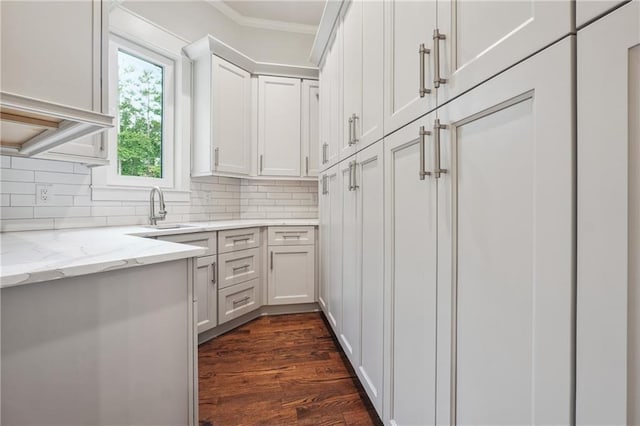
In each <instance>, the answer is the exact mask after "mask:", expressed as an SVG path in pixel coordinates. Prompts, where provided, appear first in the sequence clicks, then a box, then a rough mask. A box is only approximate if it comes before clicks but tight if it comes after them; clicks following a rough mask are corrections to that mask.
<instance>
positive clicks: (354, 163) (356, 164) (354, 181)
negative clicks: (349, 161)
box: [351, 160, 360, 191]
mask: <svg viewBox="0 0 640 426" xmlns="http://www.w3.org/2000/svg"><path fill="white" fill-rule="evenodd" d="M357 166H358V163H357V162H356V160H353V167H352V168H351V173H352V174H353V185H352V188H353V190H354V191H355V190H356V189H358V188H360V187H359V186H358V183H357V182H356V169H357V168H358V167H357Z"/></svg>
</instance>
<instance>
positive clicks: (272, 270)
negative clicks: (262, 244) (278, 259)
mask: <svg viewBox="0 0 640 426" xmlns="http://www.w3.org/2000/svg"><path fill="white" fill-rule="evenodd" d="M270 269H271V270H272V271H273V250H271V268H270Z"/></svg>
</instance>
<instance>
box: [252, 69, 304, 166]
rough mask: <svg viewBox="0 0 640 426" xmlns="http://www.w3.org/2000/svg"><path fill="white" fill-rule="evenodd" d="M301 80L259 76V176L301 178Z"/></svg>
mask: <svg viewBox="0 0 640 426" xmlns="http://www.w3.org/2000/svg"><path fill="white" fill-rule="evenodd" d="M300 169H301V167H300V79H297V78H286V77H268V76H260V77H258V174H259V175H262V176H294V177H299V176H300V171H301V170H300Z"/></svg>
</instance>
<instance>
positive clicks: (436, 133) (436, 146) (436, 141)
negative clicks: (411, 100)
mask: <svg viewBox="0 0 640 426" xmlns="http://www.w3.org/2000/svg"><path fill="white" fill-rule="evenodd" d="M446 128H447V125H446V124H440V120H439V119H437V118H436V119H435V121H434V122H433V155H434V157H435V158H434V160H435V162H436V165H435V168H434V170H433V175H434V176H435V177H436V179H438V178H439V177H440V174H441V173H447V170H445V169H441V168H440V130H441V129H446Z"/></svg>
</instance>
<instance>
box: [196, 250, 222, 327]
mask: <svg viewBox="0 0 640 426" xmlns="http://www.w3.org/2000/svg"><path fill="white" fill-rule="evenodd" d="M195 265H196V267H195V274H194V283H195V292H196V298H197V301H198V303H197V309H198V316H197V318H198V333H202V332H203V331H207V330H209V329H210V328H213V327H215V326H216V325H218V285H217V282H216V281H217V278H216V273H217V270H216V269H217V268H216V257H215V256H204V257H199V258H197V259H196V262H195Z"/></svg>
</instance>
